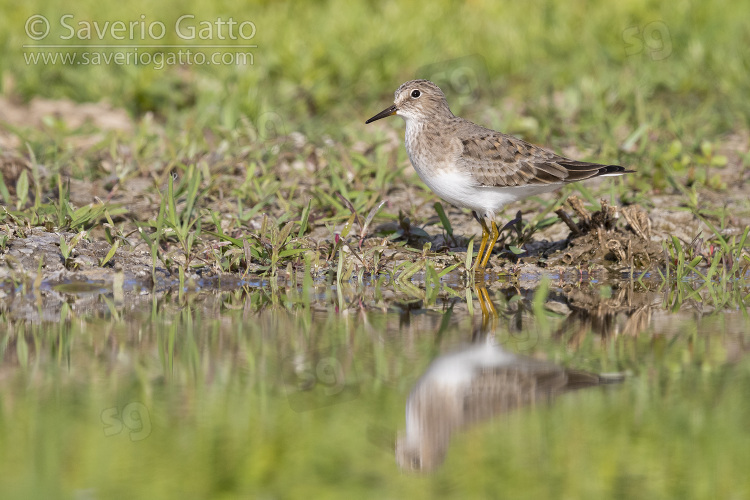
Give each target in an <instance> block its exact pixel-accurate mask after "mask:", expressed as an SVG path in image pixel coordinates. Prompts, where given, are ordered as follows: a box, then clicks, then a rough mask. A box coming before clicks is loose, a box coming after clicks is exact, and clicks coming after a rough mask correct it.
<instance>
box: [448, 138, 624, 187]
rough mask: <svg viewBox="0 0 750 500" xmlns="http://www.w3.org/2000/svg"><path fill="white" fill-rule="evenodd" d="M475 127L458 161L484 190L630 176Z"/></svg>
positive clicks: (620, 169) (610, 166)
mask: <svg viewBox="0 0 750 500" xmlns="http://www.w3.org/2000/svg"><path fill="white" fill-rule="evenodd" d="M476 127H477V129H476V130H475V131H473V133H472V134H470V135H469V136H467V137H464V138H462V139H461V144H462V146H463V151H462V153H461V155H460V157H459V160H458V161H459V163H460V164H462V165H463V166H464V167H466V168H467V169H468V170H469V171H470V172H471V175H472V176H473V177H474V178H475V179H476V180H477V182H478V183H480V184H481V185H483V186H522V185H527V184H556V183H560V182H576V181H581V180H583V179H588V178H590V177H596V176H597V175H606V174H610V175H611V174H614V175H617V174H624V173H627V172H631V171H630V170H625V168H623V167H620V166H618V165H601V164H599V163H589V162H585V161H576V160H571V159H569V158H565V157H563V156H559V155H556V154H555V153H553V152H551V151H548V150H546V149H543V148H540V147H539V146H534V145H533V144H529V143H528V142H525V141H522V140H521V139H517V138H515V137H512V136H509V135H505V134H501V133H499V132H495V131H493V130H489V129H485V128H482V127H479V126H478V125H477V126H476Z"/></svg>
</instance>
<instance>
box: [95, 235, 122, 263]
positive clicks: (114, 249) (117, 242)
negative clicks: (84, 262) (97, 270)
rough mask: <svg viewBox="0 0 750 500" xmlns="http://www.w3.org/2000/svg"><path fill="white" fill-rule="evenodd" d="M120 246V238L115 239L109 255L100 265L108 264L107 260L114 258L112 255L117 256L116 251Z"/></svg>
mask: <svg viewBox="0 0 750 500" xmlns="http://www.w3.org/2000/svg"><path fill="white" fill-rule="evenodd" d="M119 247H120V240H115V244H114V245H112V248H110V249H109V252H107V255H106V256H105V257H104V258H103V259H102V261H101V263H100V264H99V265H100V266H101V267H104V266H105V265H106V264H107V262H109V261H110V260H112V257H114V256H115V252H117V249H118V248H119Z"/></svg>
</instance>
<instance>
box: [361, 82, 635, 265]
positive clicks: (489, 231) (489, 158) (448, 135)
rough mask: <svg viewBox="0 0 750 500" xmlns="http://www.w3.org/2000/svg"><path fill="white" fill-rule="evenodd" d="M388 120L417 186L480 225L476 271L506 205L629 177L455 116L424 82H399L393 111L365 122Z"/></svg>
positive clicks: (619, 170)
mask: <svg viewBox="0 0 750 500" xmlns="http://www.w3.org/2000/svg"><path fill="white" fill-rule="evenodd" d="M391 115H399V116H401V117H402V118H403V119H404V121H405V122H406V140H405V143H406V152H407V153H408V154H409V159H410V160H411V164H412V165H414V169H415V170H416V171H417V174H419V177H420V178H421V179H422V181H423V182H424V183H425V184H427V186H428V187H429V188H430V189H431V190H432V191H434V192H435V194H437V195H438V196H439V197H440V198H442V199H443V200H445V201H447V202H448V203H450V204H452V205H455V206H457V207H463V208H469V209H471V211H472V214H473V215H474V218H475V219H476V220H477V221H478V222H479V223H480V224H481V225H482V242H481V244H480V245H479V253H478V254H477V258H476V260H475V261H474V265H473V269H474V270H484V268H485V267H486V266H487V262H488V261H489V260H490V255H491V254H492V249H493V248H494V246H495V243H496V242H497V239H498V237H499V236H500V231H499V230H498V228H497V223H496V222H495V214H496V213H497V211H498V210H500V209H501V208H502V207H503V206H505V205H507V204H508V203H512V202H514V201H518V200H522V199H524V198H527V197H529V196H533V195H537V194H540V193H546V192H550V191H555V190H556V189H559V188H561V187H563V186H564V185H565V184H568V183H570V182H576V181H582V180H584V179H589V178H591V177H598V176H606V175H611V176H619V175H623V174H626V173H629V172H632V170H625V168H623V167H621V166H618V165H600V164H598V163H589V162H585V161H576V160H571V159H569V158H565V157H563V156H560V155H557V154H555V153H553V152H551V151H548V150H546V149H543V148H540V147H539V146H534V145H533V144H529V143H528V142H525V141H522V140H521V139H517V138H515V137H513V136H510V135H506V134H502V133H500V132H496V131H494V130H490V129H488V128H484V127H482V126H479V125H477V124H475V123H472V122H470V121H468V120H464V119H463V118H460V117H458V116H454V115H453V113H451V110H450V108H449V107H448V102H447V101H446V99H445V95H444V94H443V91H442V90H440V88H439V87H438V86H437V85H435V84H434V83H432V82H430V81H428V80H412V81H409V82H406V83H404V84H403V85H401V86H400V87H399V88H398V90H396V93H395V99H394V103H393V106H390V107H388V108H386V109H384V110H383V111H381V112H380V113H378V114H377V115H375V116H373V117H372V118H370V119H369V120H367V121H366V122H365V123H372V122H374V121H375V120H380V119H381V118H385V117H387V116H391ZM488 221H489V226H488V224H487V223H488Z"/></svg>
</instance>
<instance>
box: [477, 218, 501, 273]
mask: <svg viewBox="0 0 750 500" xmlns="http://www.w3.org/2000/svg"><path fill="white" fill-rule="evenodd" d="M498 238H500V231H499V230H498V229H497V223H496V222H495V221H494V220H493V221H492V231H491V233H490V242H489V243H488V244H487V252H486V254H485V256H484V258H483V259H482V263H481V264H479V265H480V267H481V268H482V269H484V268H485V267H487V262H489V261H490V255H492V249H493V248H495V243H497V239H498Z"/></svg>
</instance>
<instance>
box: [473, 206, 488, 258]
mask: <svg viewBox="0 0 750 500" xmlns="http://www.w3.org/2000/svg"><path fill="white" fill-rule="evenodd" d="M472 214H473V215H474V218H475V219H476V220H477V222H479V223H480V224H481V225H482V243H480V245H479V252H477V258H476V260H474V265H473V266H471V269H472V270H473V271H476V270H477V269H478V268H479V263H480V262H481V261H482V255H484V250H485V248H487V240H488V239H489V236H490V230H489V229H488V228H487V223H486V222H484V218H482V217H480V216H479V214H478V213H476V212H472Z"/></svg>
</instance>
